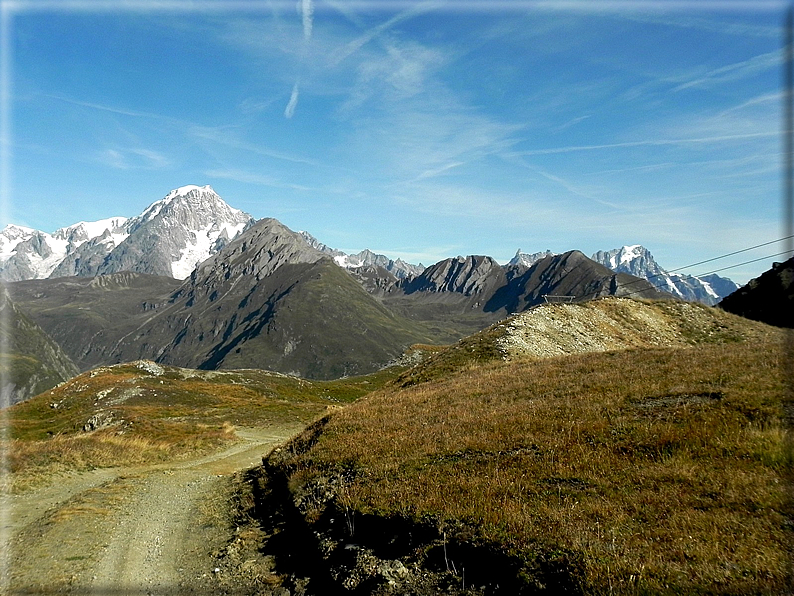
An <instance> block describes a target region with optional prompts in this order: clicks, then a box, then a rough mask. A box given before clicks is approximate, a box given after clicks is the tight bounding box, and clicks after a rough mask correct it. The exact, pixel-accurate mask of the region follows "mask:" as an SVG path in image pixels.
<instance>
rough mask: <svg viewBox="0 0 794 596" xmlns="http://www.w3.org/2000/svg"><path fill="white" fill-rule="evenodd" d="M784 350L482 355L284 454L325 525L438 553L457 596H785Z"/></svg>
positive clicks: (294, 488) (302, 500)
mask: <svg viewBox="0 0 794 596" xmlns="http://www.w3.org/2000/svg"><path fill="white" fill-rule="evenodd" d="M784 360H785V355H784V353H783V350H782V346H781V344H780V342H778V341H770V342H763V341H754V342H739V341H730V342H728V343H714V342H700V343H699V345H696V346H694V347H684V348H680V347H679V348H651V349H642V350H623V351H609V352H601V353H594V354H580V355H568V356H558V357H553V358H547V359H527V358H525V359H520V360H515V361H512V362H503V361H501V360H491V361H485V362H482V363H479V364H477V363H474V364H472V363H469V364H468V365H467V366H464V367H461V366H458V367H457V370H458V372H457V373H456V374H454V375H448V376H446V377H445V376H444V375H441V376H436V375H433V374H427V375H426V376H427V378H429V379H432V380H428V381H426V382H424V383H419V384H413V385H411V386H408V387H403V388H394V387H392V388H388V389H383V390H380V391H377V392H375V393H374V394H372V395H370V396H368V397H366V398H364V399H362V400H359V401H358V402H357V403H355V404H352V405H351V406H349V407H347V408H345V409H344V410H342V411H340V412H337V413H334V415H332V416H330V417H329V418H328V419H327V421H326V423H325V425H324V426H323V427H322V428H321V429H319V430H318V428H319V427H317V428H315V430H314V431H313V434H307V435H306V436H304V437H303V439H301V440H300V441H297V442H296V443H294V444H293V446H292V449H291V450H289V451H288V452H282V453H280V454H276V456H274V457H277V458H280V460H278V461H275V462H274V465H279V466H280V467H281V469H283V470H285V471H286V473H287V474H288V477H289V487H290V490H291V494H292V495H293V499H294V500H295V502H296V504H298V506H299V507H300V510H301V512H302V513H303V516H304V518H305V519H306V520H307V521H308V522H309V523H310V524H313V525H314V526H315V527H316V529H317V530H318V531H321V532H323V531H327V532H330V533H331V534H333V533H336V535H337V536H338V537H339V540H341V544H344V543H355V544H357V545H361V546H362V547H368V548H371V549H373V551H375V552H381V553H387V554H386V555H384V556H385V557H387V558H392V559H399V560H400V561H401V562H402V563H404V564H405V568H410V567H411V566H412V565H413V566H414V567H416V566H417V565H418V566H420V567H421V566H424V568H433V565H435V569H436V571H441V572H443V573H444V574H446V575H447V576H448V578H449V581H450V584H449V586H450V588H449V590H450V592H449V593H472V594H481V593H504V594H507V593H510V594H516V593H536V592H544V591H548V592H554V591H555V590H561V589H562V590H566V591H568V592H571V593H577V592H581V593H612V592H621V593H638V594H648V593H654V594H656V593H673V592H675V593H779V592H780V591H782V590H783V588H784V586H785V585H786V584H785V582H786V573H787V565H788V554H787V553H788V547H789V546H790V545H789V543H788V539H789V536H788V535H787V533H786V527H788V525H790V522H791V515H792V513H793V512H792V509H791V503H790V501H789V500H788V499H787V496H786V491H785V488H784V485H785V483H784V477H785V475H786V470H787V465H788V460H787V452H786V442H787V441H786V439H787V430H786V428H785V427H784V425H783V422H782V399H783V395H784V380H783V372H782V370H783V369H782V367H783V363H784ZM334 520H336V522H337V523H336V525H335V526H334V525H332V524H333V522H334ZM330 528H335V529H334V530H331V529H330ZM368 528H369V529H368ZM372 528H380V530H381V531H374V530H373V529H372ZM340 532H341V534H340ZM422 533H424V534H425V535H426V536H429V537H430V538H428V540H426V541H425V542H424V543H423V544H422V543H420V542H417V541H416V540H412V539H409V538H408V537H406V536H407V535H411V534H412V535H413V536H417V535H420V534H422ZM401 536H402V537H401ZM387 543H388V544H387ZM400 544H402V545H403V548H402V549H401V548H400V547H399V545H400ZM442 555H443V556H442ZM373 573H374V572H373ZM370 579H372V578H370ZM357 581H358V580H357ZM362 585H363V584H362ZM453 588H454V589H453ZM467 590H468V592H467ZM362 593H363V592H362ZM366 593H369V592H366ZM412 593H413V592H412ZM417 593H418V592H417Z"/></svg>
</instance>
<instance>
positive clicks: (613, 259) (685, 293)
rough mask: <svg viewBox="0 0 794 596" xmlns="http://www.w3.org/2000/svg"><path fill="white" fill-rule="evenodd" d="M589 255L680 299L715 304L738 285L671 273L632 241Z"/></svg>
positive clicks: (711, 278)
mask: <svg viewBox="0 0 794 596" xmlns="http://www.w3.org/2000/svg"><path fill="white" fill-rule="evenodd" d="M592 259H593V260H594V261H596V262H598V263H601V264H602V265H604V266H606V267H609V268H610V269H612V270H613V271H615V272H618V273H628V274H630V275H634V276H636V277H641V278H643V279H646V280H648V281H649V282H651V283H652V284H653V285H654V286H656V288H658V289H659V290H662V291H663V292H668V293H670V294H672V295H673V296H677V297H678V298H681V299H683V300H692V301H697V302H702V303H704V304H708V305H710V306H711V305H714V304H716V303H717V302H718V301H719V300H720V299H721V298H722V297H724V296H726V295H728V294H730V293H731V292H733V291H734V290H735V289H736V288H738V286H737V285H736V284H735V283H734V282H733V281H731V280H730V279H728V278H725V277H720V276H718V275H710V276H704V277H696V276H693V275H682V274H678V273H671V272H669V271H667V270H665V269H664V268H662V267H661V266H660V265H659V264H658V263H657V262H656V260H655V259H654V258H653V255H652V254H651V252H650V251H649V250H648V249H647V248H645V247H644V246H642V245H641V244H633V245H627V246H623V247H622V248H615V249H612V250H609V251H603V250H600V251H598V252H596V253H595V254H594V255H593V256H592Z"/></svg>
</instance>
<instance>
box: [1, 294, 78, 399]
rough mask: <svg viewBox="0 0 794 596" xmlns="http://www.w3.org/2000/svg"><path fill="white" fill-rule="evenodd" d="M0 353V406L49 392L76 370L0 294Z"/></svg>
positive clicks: (53, 344)
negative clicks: (0, 381) (0, 385)
mask: <svg viewBox="0 0 794 596" xmlns="http://www.w3.org/2000/svg"><path fill="white" fill-rule="evenodd" d="M0 335H1V336H2V342H1V345H2V347H3V348H4V350H3V352H2V353H0V372H1V373H2V374H1V375H0V376H1V377H2V379H3V385H2V398H1V399H0V407H5V406H8V405H11V404H15V403H18V402H20V401H24V400H26V399H28V398H30V397H33V396H34V395H38V394H39V393H42V392H43V391H46V390H47V389H51V388H52V387H54V386H55V385H57V384H58V383H61V382H62V381H66V380H68V379H70V378H72V377H73V376H75V375H77V374H78V373H79V372H80V371H79V370H78V369H77V366H75V364H74V363H73V362H72V361H71V360H70V359H69V357H68V356H67V355H66V354H65V353H64V352H63V350H61V347H60V346H59V345H58V344H57V343H56V342H55V341H53V339H52V338H50V337H49V336H48V335H47V334H46V333H45V332H44V331H43V330H42V329H41V328H40V327H39V326H38V325H36V324H35V323H34V322H33V321H31V320H30V319H29V318H28V317H27V316H26V315H25V314H24V313H23V312H22V311H21V310H20V309H19V308H18V307H17V306H16V305H15V304H14V303H13V302H12V301H11V299H10V298H9V297H8V293H7V292H6V290H5V289H2V292H0Z"/></svg>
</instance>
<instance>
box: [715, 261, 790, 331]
mask: <svg viewBox="0 0 794 596" xmlns="http://www.w3.org/2000/svg"><path fill="white" fill-rule="evenodd" d="M718 306H719V307H720V308H722V309H723V310H727V311H728V312H732V313H734V314H737V315H741V316H743V317H746V318H748V319H753V320H755V321H762V322H764V323H767V324H769V325H775V326H777V327H790V328H791V327H794V257H792V258H790V259H789V260H787V261H785V262H783V263H773V265H772V268H771V269H770V270H769V271H766V272H764V273H763V274H761V276H759V277H757V278H755V279H751V280H750V281H749V282H748V284H747V285H746V286H743V287H742V288H740V289H738V290H737V291H736V292H734V293H733V294H731V295H730V296H728V297H727V298H725V299H723V300H722V301H721V302H720V303H719V305H718Z"/></svg>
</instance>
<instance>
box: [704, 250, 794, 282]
mask: <svg viewBox="0 0 794 596" xmlns="http://www.w3.org/2000/svg"><path fill="white" fill-rule="evenodd" d="M789 252H791V251H788V250H784V251H783V252H777V253H775V254H773V255H767V256H765V257H760V258H758V259H753V260H752V261H745V262H744V263H737V264H736V265H728V266H727V267H722V268H721V269H715V270H714V271H709V272H708V273H701V274H700V275H699V276H698V277H702V276H704V275H711V274H712V273H717V272H718V271H725V270H726V269H733V268H734V267H741V266H742V265H749V264H750V263H757V262H758V261H763V260H765V259H771V258H772V257H779V256H780V255H785V254H788V253H789ZM692 277H694V276H692Z"/></svg>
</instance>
